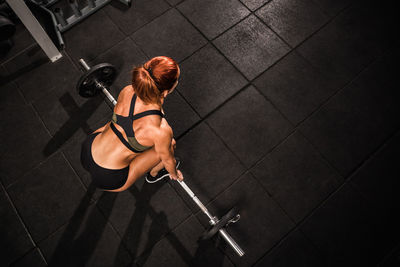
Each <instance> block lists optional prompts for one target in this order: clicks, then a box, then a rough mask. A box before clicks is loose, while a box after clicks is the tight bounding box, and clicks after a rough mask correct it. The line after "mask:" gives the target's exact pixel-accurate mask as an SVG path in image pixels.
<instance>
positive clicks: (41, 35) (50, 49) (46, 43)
mask: <svg viewBox="0 0 400 267" xmlns="http://www.w3.org/2000/svg"><path fill="white" fill-rule="evenodd" d="M30 1H33V0H30ZM70 1H71V8H72V9H73V11H74V15H72V16H71V17H69V18H67V19H65V18H63V17H62V12H56V13H55V14H53V12H52V11H50V10H49V9H47V7H49V6H51V5H53V4H54V3H56V2H58V0H49V1H47V4H43V5H40V7H41V8H42V9H43V10H45V11H46V12H48V13H49V14H50V15H51V19H52V21H53V24H54V26H55V30H56V35H57V38H58V41H59V44H60V47H61V48H63V47H64V41H63V39H62V36H61V33H62V32H65V31H66V30H68V29H70V28H71V27H72V26H74V25H75V24H77V23H78V22H80V21H82V20H83V19H85V18H87V17H88V16H90V15H91V14H93V13H94V12H96V11H97V10H99V9H100V8H102V7H103V6H105V5H106V4H108V3H110V2H111V1H112V0H88V5H87V6H86V7H84V8H82V9H80V10H79V9H78V8H77V6H76V5H74V4H76V2H75V0H70ZM118 1H119V2H121V3H123V4H125V5H127V6H131V0H118ZM6 2H7V3H8V5H9V6H10V7H11V9H12V10H13V11H14V12H15V14H17V16H18V17H19V19H20V20H21V21H22V23H23V24H24V25H25V27H26V28H27V29H28V31H29V32H30V33H31V35H32V36H33V38H34V39H35V41H36V42H37V43H38V44H39V46H40V47H41V48H42V49H43V51H44V52H45V53H46V55H47V56H48V57H49V59H50V60H51V61H52V62H55V61H57V60H58V59H60V58H62V54H61V53H60V51H59V50H58V49H57V47H56V46H55V44H54V43H53V41H52V40H51V39H50V37H49V36H48V34H47V33H46V31H45V30H44V29H43V27H42V25H40V23H39V21H38V20H37V19H36V18H35V16H34V15H33V14H32V12H31V11H30V9H29V8H28V6H27V5H26V4H25V2H24V0H6ZM35 3H37V2H36V1H35Z"/></svg>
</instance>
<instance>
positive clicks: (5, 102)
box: [0, 66, 26, 113]
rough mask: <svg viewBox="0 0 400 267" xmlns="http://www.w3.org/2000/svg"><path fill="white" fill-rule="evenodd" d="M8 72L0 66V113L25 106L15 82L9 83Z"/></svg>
mask: <svg viewBox="0 0 400 267" xmlns="http://www.w3.org/2000/svg"><path fill="white" fill-rule="evenodd" d="M7 77H8V72H7V71H6V69H4V67H3V66H0V85H1V86H0V93H1V99H0V111H1V112H2V113H3V112H6V111H7V110H8V109H9V108H13V107H18V106H24V105H25V104H26V102H25V99H24V97H23V95H22V93H21V92H20V90H19V89H18V87H17V85H16V84H15V83H14V82H13V81H8V80H7V79H8V78H7Z"/></svg>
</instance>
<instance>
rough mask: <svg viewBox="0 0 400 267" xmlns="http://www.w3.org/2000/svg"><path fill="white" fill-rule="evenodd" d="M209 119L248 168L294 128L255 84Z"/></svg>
mask: <svg viewBox="0 0 400 267" xmlns="http://www.w3.org/2000/svg"><path fill="white" fill-rule="evenodd" d="M207 122H208V123H210V125H211V127H212V128H213V129H215V130H216V132H217V133H218V135H219V136H220V137H221V138H222V139H223V140H224V142H225V143H226V144H227V145H228V146H229V148H230V149H232V151H233V152H234V153H235V154H236V155H237V156H238V157H239V159H240V160H241V161H242V162H244V164H245V165H246V166H247V167H250V166H252V165H253V164H254V163H256V162H257V161H258V160H259V159H261V157H262V156H263V155H265V154H266V153H268V151H269V150H270V149H271V148H273V147H274V146H275V145H277V144H278V143H279V142H280V141H282V140H283V139H284V138H285V137H287V136H288V135H289V133H290V131H291V130H292V126H291V124H290V123H289V122H288V121H287V120H286V119H285V118H284V117H283V116H282V115H281V114H280V113H279V112H278V111H277V110H276V109H275V108H274V107H273V106H272V105H271V104H270V103H269V102H268V101H266V100H265V98H264V97H263V96H262V95H261V94H260V93H258V92H257V91H256V90H255V88H254V87H252V86H250V87H248V88H246V89H245V90H244V91H243V92H240V93H239V94H238V95H236V96H235V97H234V98H233V99H231V100H230V101H229V102H228V103H226V104H225V105H224V106H222V107H221V108H220V109H218V110H217V111H216V112H215V113H213V114H212V115H211V116H210V117H209V118H208V119H207ZM238 124H240V127H238Z"/></svg>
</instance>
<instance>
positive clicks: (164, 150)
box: [81, 57, 183, 192]
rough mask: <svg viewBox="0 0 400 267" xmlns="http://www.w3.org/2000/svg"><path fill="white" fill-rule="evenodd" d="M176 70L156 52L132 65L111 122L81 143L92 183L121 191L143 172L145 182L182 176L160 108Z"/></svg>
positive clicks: (176, 80) (177, 178)
mask: <svg viewBox="0 0 400 267" xmlns="http://www.w3.org/2000/svg"><path fill="white" fill-rule="evenodd" d="M179 75H180V70H179V67H178V64H177V63H176V62H175V61H174V60H173V59H171V58H169V57H155V58H152V59H150V60H149V61H147V62H146V63H145V64H144V65H143V66H140V67H136V68H134V69H133V71H132V85H129V86H126V87H125V88H124V89H122V91H121V92H120V94H119V96H118V101H117V104H116V105H115V107H114V113H113V117H112V120H111V122H109V123H107V124H106V125H104V126H103V127H101V128H100V129H98V130H96V131H95V132H93V133H92V134H91V135H89V136H88V137H87V139H86V140H85V142H84V143H83V144H82V152H81V162H82V165H83V166H84V168H85V169H86V170H88V171H89V172H90V173H91V175H92V179H93V182H94V184H95V185H96V186H98V187H99V188H101V189H103V190H106V191H111V192H121V191H124V190H126V189H127V188H129V187H130V186H131V185H132V184H133V183H134V182H135V181H136V180H137V179H138V178H139V177H141V176H143V175H144V174H146V173H147V172H149V173H147V176H146V180H147V181H148V182H155V181H158V180H159V179H162V178H164V177H166V176H168V175H169V177H170V178H171V179H174V180H183V175H182V173H181V172H180V171H179V170H177V167H178V166H177V161H176V159H175V157H174V149H175V144H176V143H175V140H174V139H173V132H172V129H171V127H170V126H169V125H168V122H167V121H166V120H165V118H164V113H163V109H162V105H163V103H164V99H165V97H166V96H167V95H168V94H170V93H171V92H172V91H173V90H174V89H175V87H176V86H177V84H178V78H179ZM178 164H179V162H178Z"/></svg>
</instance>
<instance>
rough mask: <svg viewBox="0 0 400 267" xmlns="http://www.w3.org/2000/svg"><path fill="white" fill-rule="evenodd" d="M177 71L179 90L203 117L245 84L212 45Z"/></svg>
mask: <svg viewBox="0 0 400 267" xmlns="http://www.w3.org/2000/svg"><path fill="white" fill-rule="evenodd" d="M180 68H181V71H182V74H181V77H180V81H179V87H178V91H179V92H180V93H181V94H182V95H183V97H184V98H185V99H186V100H187V101H188V102H189V103H190V104H191V105H192V106H193V107H194V109H195V110H196V111H197V112H198V113H199V114H200V115H201V116H202V117H204V116H206V115H207V114H208V113H209V112H211V111H212V110H213V109H215V108H216V107H218V106H219V105H220V104H222V103H223V102H224V101H225V100H226V99H228V98H229V97H230V96H232V95H233V94H234V93H235V92H237V91H238V90H240V89H241V88H243V86H245V85H246V83H247V81H246V79H245V78H244V77H243V76H242V75H241V74H240V73H239V72H238V71H237V70H236V69H235V68H234V67H233V66H232V65H231V64H230V63H229V61H227V60H226V59H225V58H224V57H223V56H222V55H221V54H219V53H218V51H217V50H216V49H215V48H214V47H213V46H212V45H207V46H205V47H203V48H202V49H200V50H199V51H197V52H196V53H195V54H194V55H192V56H191V57H190V58H188V59H187V60H185V61H184V62H183V63H182V64H181V66H180Z"/></svg>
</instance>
